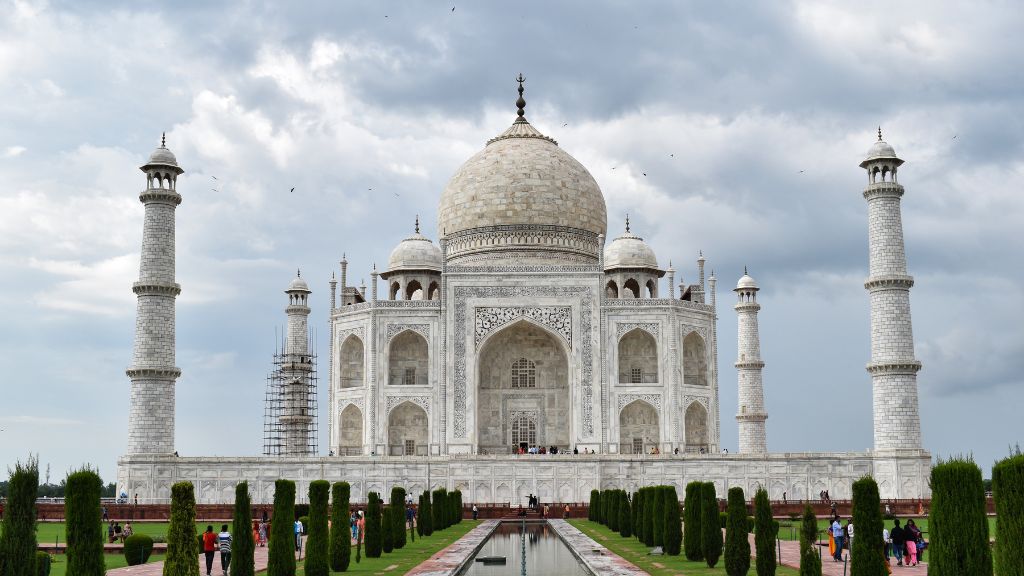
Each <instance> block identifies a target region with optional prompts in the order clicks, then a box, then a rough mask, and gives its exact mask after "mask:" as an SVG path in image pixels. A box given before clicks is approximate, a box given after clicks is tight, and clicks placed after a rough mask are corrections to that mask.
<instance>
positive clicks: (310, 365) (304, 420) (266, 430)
mask: <svg viewBox="0 0 1024 576" xmlns="http://www.w3.org/2000/svg"><path fill="white" fill-rule="evenodd" d="M282 348H283V346H281V347H278V350H277V351H275V352H274V370H273V371H272V372H271V373H270V374H269V375H268V376H267V388H266V393H265V395H264V407H263V454H264V455H265V456H315V455H316V453H317V414H318V411H317V401H316V396H317V394H316V390H317V377H316V354H311V353H301V354H288V353H284V352H282V351H281V349H282ZM311 348H313V349H314V350H315V349H316V345H315V343H314V345H313V346H311Z"/></svg>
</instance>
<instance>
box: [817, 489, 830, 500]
mask: <svg viewBox="0 0 1024 576" xmlns="http://www.w3.org/2000/svg"><path fill="white" fill-rule="evenodd" d="M818 498H819V499H820V500H821V501H822V502H831V501H832V498H831V497H829V495H828V490H822V491H821V492H818Z"/></svg>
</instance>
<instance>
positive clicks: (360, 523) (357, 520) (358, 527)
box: [348, 510, 409, 542]
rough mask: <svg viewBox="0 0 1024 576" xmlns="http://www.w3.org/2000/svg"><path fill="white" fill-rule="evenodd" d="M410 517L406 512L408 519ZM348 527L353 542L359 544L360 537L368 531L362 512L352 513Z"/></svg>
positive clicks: (354, 511)
mask: <svg viewBox="0 0 1024 576" xmlns="http://www.w3.org/2000/svg"><path fill="white" fill-rule="evenodd" d="M408 517H409V515H408V512H406V518H408ZM348 527H349V529H350V530H351V531H352V540H354V541H356V542H358V541H359V535H360V534H362V533H363V532H364V530H365V529H366V518H365V517H364V516H363V511H362V510H358V511H356V510H353V511H352V515H351V516H349V518H348Z"/></svg>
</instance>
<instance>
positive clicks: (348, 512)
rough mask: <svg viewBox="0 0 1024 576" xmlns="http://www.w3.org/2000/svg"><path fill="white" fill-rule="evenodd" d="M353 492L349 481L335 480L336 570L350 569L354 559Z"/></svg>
mask: <svg viewBox="0 0 1024 576" xmlns="http://www.w3.org/2000/svg"><path fill="white" fill-rule="evenodd" d="M351 492H352V488H351V487H350V486H349V483H348V482H335V483H334V485H333V486H331V500H332V502H331V503H332V507H331V570H334V571H335V572H345V571H346V570H348V565H349V562H351V560H352V528H351V525H350V522H351V516H352V509H351V507H350V505H349V498H350V494H351Z"/></svg>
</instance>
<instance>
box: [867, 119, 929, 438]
mask: <svg viewBox="0 0 1024 576" xmlns="http://www.w3.org/2000/svg"><path fill="white" fill-rule="evenodd" d="M901 164H903V160H900V159H899V158H897V157H896V151H895V150H893V148H892V146H890V145H888V144H886V143H885V142H884V141H883V140H882V129H881V128H879V129H878V141H877V142H875V144H874V145H873V146H872V147H871V150H869V151H868V157H867V158H866V159H865V160H864V161H863V162H861V163H860V167H861V168H864V169H866V170H867V172H868V185H867V187H866V188H864V199H865V200H867V201H868V252H869V261H870V263H869V269H868V279H867V282H865V283H864V288H866V289H867V290H868V293H869V294H870V298H871V363H870V364H868V367H867V368H868V373H870V374H871V383H872V394H871V395H872V405H873V408H874V416H875V450H876V451H879V450H881V451H884V450H896V449H905V450H920V449H921V417H920V415H919V412H918V407H917V371H918V370H920V369H921V363H920V362H918V361H917V359H915V358H914V331H913V328H912V326H911V321H910V287H911V286H913V285H914V279H913V277H911V276H910V275H908V274H907V256H906V254H905V252H904V249H903V220H902V217H901V216H900V197H902V196H903V186H901V185H900V184H899V183H898V182H897V180H896V171H897V168H899V166H900V165H901Z"/></svg>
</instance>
